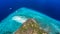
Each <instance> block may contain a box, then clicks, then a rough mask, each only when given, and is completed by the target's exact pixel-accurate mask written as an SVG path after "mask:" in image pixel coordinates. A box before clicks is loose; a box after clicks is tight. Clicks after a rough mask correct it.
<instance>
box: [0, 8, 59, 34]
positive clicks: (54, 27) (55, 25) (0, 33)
mask: <svg viewBox="0 0 60 34" xmlns="http://www.w3.org/2000/svg"><path fill="white" fill-rule="evenodd" d="M15 16H18V17H17V18H18V20H17V19H16V18H14V17H15ZM19 17H21V18H22V20H20V18H19ZM13 18H14V19H13ZM28 18H33V19H35V20H36V21H37V22H38V24H39V25H40V27H41V28H43V29H44V30H46V31H48V30H51V32H49V34H56V33H55V32H60V22H59V21H57V20H55V19H53V18H50V17H48V16H47V15H45V14H43V13H39V12H37V11H35V10H32V9H29V8H25V7H23V8H20V9H18V10H16V11H15V12H13V13H11V14H10V15H9V16H8V17H7V18H5V19H4V20H2V21H1V23H0V27H1V28H0V34H4V33H5V34H8V33H10V34H13V32H15V31H16V30H17V29H18V28H19V27H20V26H21V25H22V24H23V22H24V20H25V21H26V20H27V19H28ZM48 27H49V28H50V29H47V28H48ZM7 31H8V32H7Z"/></svg>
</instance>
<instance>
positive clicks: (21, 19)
mask: <svg viewBox="0 0 60 34" xmlns="http://www.w3.org/2000/svg"><path fill="white" fill-rule="evenodd" d="M12 20H14V21H16V22H18V23H22V24H23V23H24V22H25V21H26V20H27V19H26V18H23V17H21V16H14V17H12Z"/></svg>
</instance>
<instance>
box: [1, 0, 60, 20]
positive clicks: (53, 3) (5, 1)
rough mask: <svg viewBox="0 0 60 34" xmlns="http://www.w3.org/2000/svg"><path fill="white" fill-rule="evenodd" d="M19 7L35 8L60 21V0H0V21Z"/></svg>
mask: <svg viewBox="0 0 60 34" xmlns="http://www.w3.org/2000/svg"><path fill="white" fill-rule="evenodd" d="M21 7H27V8H30V9H33V10H37V11H38V12H42V13H44V14H46V15H48V16H50V17H52V18H54V19H56V20H59V21H60V0H0V21H1V20H3V19H4V18H6V17H7V16H8V15H9V14H11V13H12V12H14V11H15V10H17V9H19V8H21Z"/></svg>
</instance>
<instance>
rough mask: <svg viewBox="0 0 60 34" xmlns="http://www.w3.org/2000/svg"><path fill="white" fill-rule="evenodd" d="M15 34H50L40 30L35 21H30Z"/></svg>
mask: <svg viewBox="0 0 60 34" xmlns="http://www.w3.org/2000/svg"><path fill="white" fill-rule="evenodd" d="M14 34H48V32H46V31H44V30H43V29H40V27H39V25H38V24H37V22H36V21H35V20H33V19H28V20H27V21H26V22H25V23H24V24H23V25H22V26H21V27H20V28H18V30H17V31H16V32H15V33H14Z"/></svg>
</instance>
